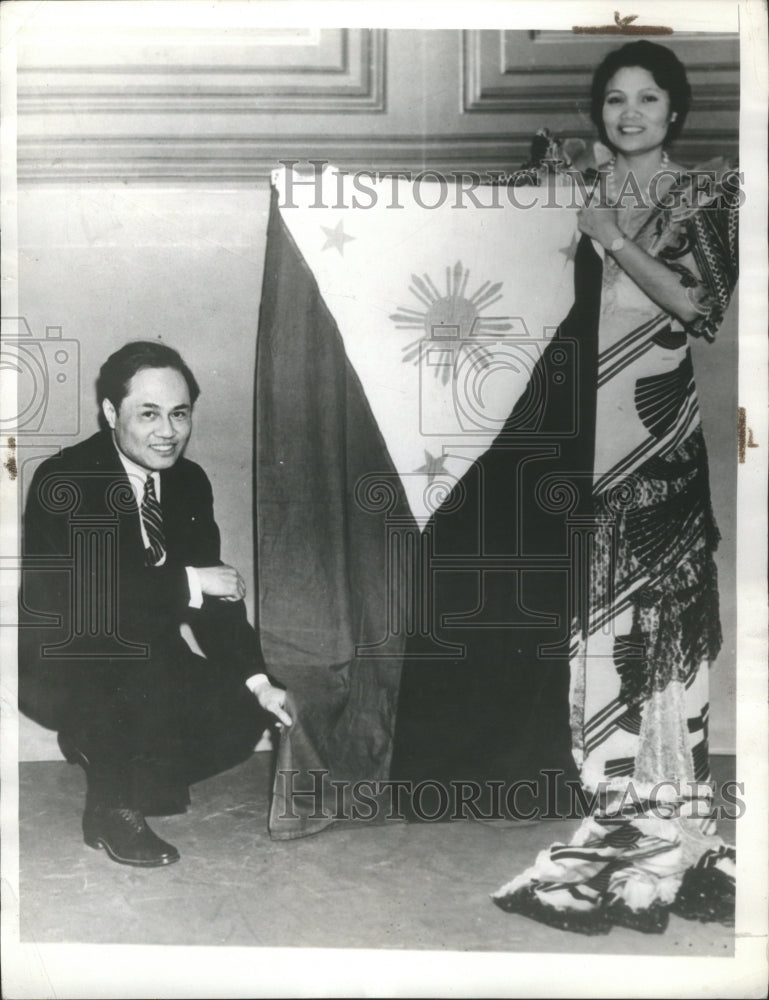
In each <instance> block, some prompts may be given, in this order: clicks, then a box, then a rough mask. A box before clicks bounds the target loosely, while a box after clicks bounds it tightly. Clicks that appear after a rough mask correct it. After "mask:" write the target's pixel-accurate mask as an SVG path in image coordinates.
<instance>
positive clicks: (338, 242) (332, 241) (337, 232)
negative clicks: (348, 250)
mask: <svg viewBox="0 0 769 1000" xmlns="http://www.w3.org/2000/svg"><path fill="white" fill-rule="evenodd" d="M343 227H344V219H340V220H339V222H338V223H337V224H336V226H335V227H334V228H333V229H329V228H328V226H321V227H320V228H321V229H322V230H323V232H324V233H325V234H326V242H325V243H324V244H323V250H328V249H330V248H331V247H335V248H336V249H337V250H338V251H339V253H340V254H341V255H342V256H344V245H345V243H346V242H347V241H348V240H354V239H355V237H354V236H348V235H347V233H345V231H344V228H343Z"/></svg>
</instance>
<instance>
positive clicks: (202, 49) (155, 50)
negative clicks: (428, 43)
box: [17, 28, 384, 115]
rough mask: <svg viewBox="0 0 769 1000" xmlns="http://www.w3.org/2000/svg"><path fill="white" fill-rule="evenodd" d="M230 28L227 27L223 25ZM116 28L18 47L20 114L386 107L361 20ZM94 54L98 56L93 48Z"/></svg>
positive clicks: (378, 65)
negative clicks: (324, 25) (98, 40)
mask: <svg viewBox="0 0 769 1000" xmlns="http://www.w3.org/2000/svg"><path fill="white" fill-rule="evenodd" d="M230 34H231V33H230ZM160 37H161V38H163V39H167V40H164V41H162V42H161V43H159V42H158V35H157V33H154V34H150V33H147V32H132V33H126V32H123V33H122V35H121V37H120V39H119V44H117V43H116V44H113V45H108V46H106V47H105V48H103V49H102V50H101V52H102V55H101V59H100V58H99V49H98V48H97V47H96V45H95V44H94V41H91V42H89V40H88V39H87V38H85V39H80V40H79V41H78V42H76V43H74V44H68V45H67V46H64V47H63V46H55V45H53V44H52V43H46V40H45V39H42V40H36V43H35V44H32V45H29V46H27V47H26V49H24V48H23V49H22V52H21V54H20V60H19V71H18V98H17V99H18V110H19V113H20V114H22V115H26V114H56V113H65V114H68V113H78V114H81V115H89V114H98V113H103V112H108V113H109V112H111V113H114V114H120V115H127V114H169V113H170V114H173V113H180V114H190V113H200V112H217V113H220V114H232V113H238V112H254V111H280V112H281V113H286V112H312V113H315V114H318V113H329V112H350V111H367V112H382V111H384V33H383V32H382V31H378V30H377V31H374V30H365V29H355V30H353V29H346V28H338V29H316V30H311V29H298V30H296V31H295V30H293V29H282V30H281V29H274V30H272V31H263V30H251V31H239V32H237V38H236V39H233V38H232V37H229V36H228V34H227V33H226V32H219V35H218V37H217V35H216V34H214V35H213V37H212V34H211V33H210V32H206V33H202V32H200V31H198V32H196V33H190V32H183V31H182V32H177V31H176V30H174V31H173V32H168V33H166V34H165V35H163V36H160ZM95 56H96V57H95Z"/></svg>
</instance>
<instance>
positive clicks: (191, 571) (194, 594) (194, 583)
mask: <svg viewBox="0 0 769 1000" xmlns="http://www.w3.org/2000/svg"><path fill="white" fill-rule="evenodd" d="M184 568H185V569H186V570H187V583H188V584H189V588H190V602H189V605H188V606H189V607H191V608H202V607H203V590H202V588H201V586H200V576H199V575H198V571H197V570H196V569H195V567H194V566H185V567H184Z"/></svg>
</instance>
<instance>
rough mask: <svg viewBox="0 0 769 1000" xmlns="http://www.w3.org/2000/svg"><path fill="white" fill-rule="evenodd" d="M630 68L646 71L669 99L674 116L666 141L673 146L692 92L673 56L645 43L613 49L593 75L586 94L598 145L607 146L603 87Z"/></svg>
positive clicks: (604, 90) (676, 58)
mask: <svg viewBox="0 0 769 1000" xmlns="http://www.w3.org/2000/svg"><path fill="white" fill-rule="evenodd" d="M630 66H640V67H641V69H645V70H648V71H649V72H650V73H651V75H652V76H653V77H654V82H655V83H656V84H657V86H658V87H660V88H661V89H662V90H664V91H666V93H667V95H668V97H669V98H670V110H671V111H675V112H676V120H675V121H674V122H671V123H670V125H669V126H668V133H667V141H668V142H673V141H674V140H675V139H677V138H678V136H679V135H680V134H681V129H682V128H683V127H684V122H685V121H686V116H687V114H688V113H689V105H690V104H691V99H692V89H691V87H690V86H689V81H688V79H687V77H686V70H685V69H684V65H683V63H682V62H681V60H680V59H679V58H678V56H677V55H676V54H675V52H673V51H672V50H671V49H668V48H666V46H664V45H657V44H656V43H655V42H647V41H645V40H641V41H638V42H628V44H627V45H623V46H622V48H620V49H614V50H613V51H612V52H610V53H609V54H608V55H607V56H606V58H605V59H604V61H603V62H602V63H601V64H600V65H599V67H598V69H597V70H596V71H595V74H594V76H593V85H592V88H591V91H590V117H591V119H592V121H593V124H594V125H595V127H596V128H597V129H598V135H599V137H600V139H601V142H602V143H604V144H605V145H607V146H610V145H611V144H610V143H609V141H608V138H607V136H606V130H605V129H604V127H603V99H604V94H605V93H606V84H607V83H608V82H609V80H611V78H612V77H613V76H614V74H615V73H616V72H617V70H620V69H624V68H625V67H630Z"/></svg>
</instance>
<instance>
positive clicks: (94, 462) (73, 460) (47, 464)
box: [37, 431, 117, 476]
mask: <svg viewBox="0 0 769 1000" xmlns="http://www.w3.org/2000/svg"><path fill="white" fill-rule="evenodd" d="M116 459H117V453H116V452H115V447H114V445H113V444H112V439H111V438H110V436H109V435H107V434H105V433H104V432H103V431H97V432H96V434H92V435H91V437H89V438H85V440H83V441H78V442H77V444H72V445H68V446H67V447H66V448H62V449H61V451H60V452H59V453H58V454H57V455H51V456H50V457H49V458H46V459H45V461H44V462H41V463H40V465H39V466H38V469H37V475H38V476H40V475H47V474H48V473H55V472H90V471H92V470H96V469H99V468H101V467H111V466H113V465H114V464H115V460H116Z"/></svg>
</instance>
